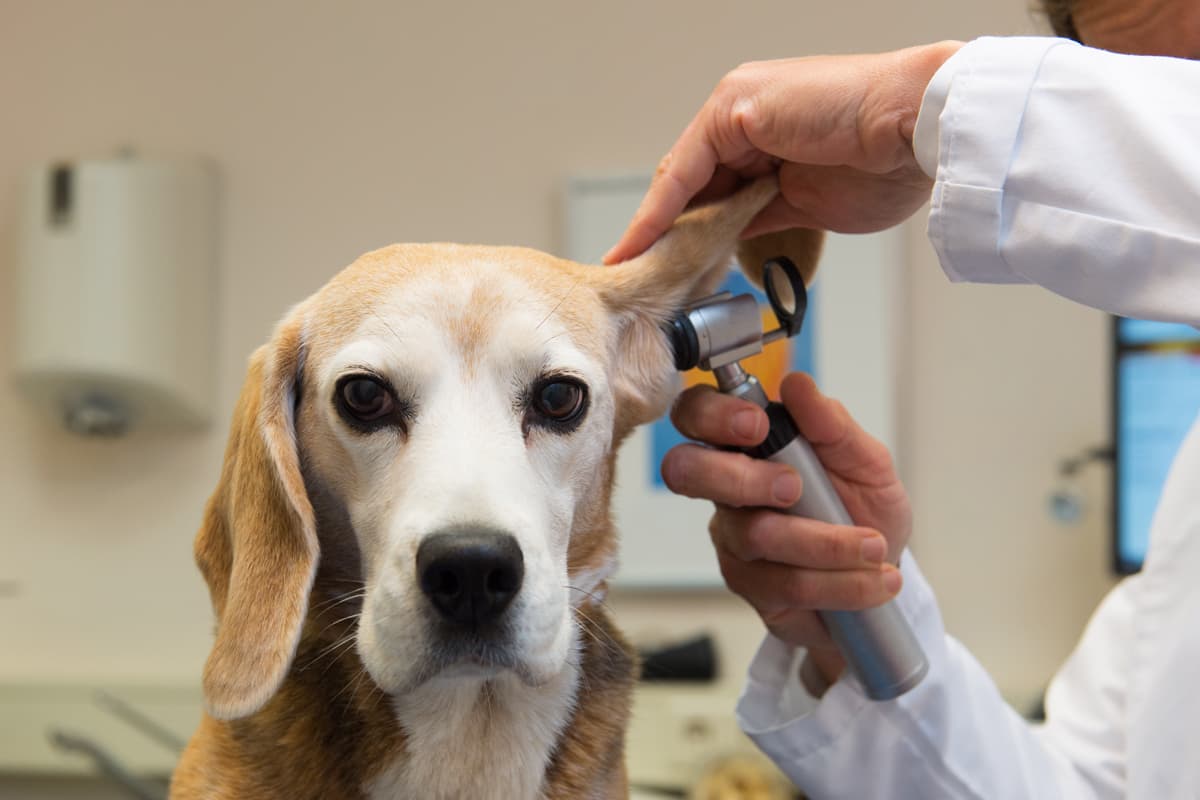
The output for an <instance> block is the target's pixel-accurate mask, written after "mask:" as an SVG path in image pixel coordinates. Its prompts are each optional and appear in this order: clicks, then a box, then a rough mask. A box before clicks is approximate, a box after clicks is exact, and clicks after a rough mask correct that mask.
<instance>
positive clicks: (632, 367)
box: [598, 178, 822, 436]
mask: <svg viewBox="0 0 1200 800" xmlns="http://www.w3.org/2000/svg"><path fill="white" fill-rule="evenodd" d="M777 192H778V184H777V183H776V181H775V179H774V178H764V179H761V180H759V181H756V182H755V183H752V184H750V185H749V186H747V187H745V188H744V189H741V190H740V191H738V192H737V193H735V194H733V195H731V196H729V197H728V198H726V199H724V200H721V201H719V202H716V203H712V204H710V205H707V206H702V207H700V208H696V209H693V210H691V211H688V212H686V213H685V214H683V215H682V216H680V217H679V219H678V220H676V222H675V224H674V226H672V228H671V230H670V231H668V232H667V233H666V234H664V235H663V237H662V238H661V239H659V240H658V242H656V243H655V244H654V246H653V247H651V248H650V249H649V250H647V251H646V252H645V253H643V254H642V255H640V256H638V257H637V258H634V259H631V260H630V261H626V262H625V263H623V264H619V265H617V266H615V267H609V268H607V269H605V270H603V271H602V273H601V281H602V282H601V284H600V285H599V286H598V290H599V291H600V293H601V296H602V297H603V298H604V300H605V302H606V303H607V305H608V307H609V309H610V310H611V311H612V312H613V313H614V314H615V316H616V317H617V319H618V326H619V330H618V337H617V342H616V345H615V347H616V354H615V358H614V360H613V363H614V364H615V365H616V371H615V378H616V382H615V386H616V393H617V397H618V409H619V414H620V415H621V417H620V418H619V419H618V426H617V427H618V436H621V435H623V434H624V433H625V432H627V431H628V430H629V429H630V428H632V427H633V426H635V425H640V424H642V423H644V422H649V421H650V420H653V419H655V418H657V417H659V416H661V415H662V413H663V412H664V411H665V410H666V408H667V405H668V404H669V403H670V401H671V399H672V397H673V396H674V394H675V391H676V388H677V386H678V380H677V376H676V372H675V369H674V359H673V358H672V356H671V353H670V351H669V348H668V344H667V339H666V336H665V335H664V333H663V331H662V327H661V326H662V323H663V322H665V321H667V320H669V319H670V318H671V317H672V316H673V315H674V314H676V313H678V312H679V311H680V309H682V308H683V307H684V306H686V305H687V304H688V303H690V302H692V301H694V300H697V299H699V298H701V297H704V296H706V295H709V294H712V293H713V292H714V291H715V290H716V288H717V286H719V285H720V283H721V281H722V280H723V279H724V277H725V274H726V272H727V271H728V269H729V267H730V266H731V264H732V262H733V256H734V252H735V251H736V252H737V254H738V260H739V261H740V262H741V264H742V267H743V269H744V270H745V272H746V274H747V276H748V277H749V278H750V280H752V281H753V282H755V283H756V284H758V285H760V286H761V285H762V265H763V262H764V261H765V260H766V259H767V258H774V257H777V256H787V257H789V258H791V259H792V260H793V261H794V262H795V264H796V266H797V267H798V268H799V269H800V271H801V273H802V274H803V275H804V277H805V281H806V282H808V281H811V280H812V276H813V273H815V272H816V267H817V258H818V256H819V255H820V251H821V241H822V233H821V232H820V231H815V230H804V229H795V230H791V231H786V232H783V233H776V234H767V235H765V236H760V237H757V238H755V239H751V240H748V241H744V242H741V243H739V241H738V235H739V234H740V233H741V231H742V230H743V229H744V228H745V227H746V225H747V224H749V222H750V220H752V219H753V218H754V216H755V215H756V214H757V213H758V212H759V211H761V210H762V209H763V208H764V207H765V206H766V205H767V204H768V203H769V202H770V201H771V200H772V199H774V197H775V195H776V193H777Z"/></svg>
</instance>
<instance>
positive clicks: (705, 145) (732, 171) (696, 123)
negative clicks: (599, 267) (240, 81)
mask: <svg viewBox="0 0 1200 800" xmlns="http://www.w3.org/2000/svg"><path fill="white" fill-rule="evenodd" d="M959 47H961V43H959V42H943V43H939V44H934V45H927V46H924V47H914V48H909V49H907V50H899V51H895V52H891V53H883V54H879V55H853V56H818V57H813V58H797V59H787V60H780V61H765V62H758V63H752V64H747V65H744V66H741V67H738V68H737V69H735V70H734V71H733V72H731V73H729V74H728V75H727V76H726V77H725V78H724V79H723V80H722V81H721V82H720V83H719V84H718V85H717V88H716V89H715V90H714V91H713V93H712V96H711V97H709V99H708V101H707V102H706V103H705V104H704V106H703V107H702V108H701V109H700V112H699V113H698V114H697V115H696V117H695V118H694V119H693V120H692V122H691V124H690V125H688V127H687V129H686V130H685V131H684V132H683V135H681V136H680V137H679V139H678V141H676V143H675V145H674V146H673V147H672V148H671V150H670V152H669V153H668V154H667V155H666V157H665V158H664V159H663V160H662V162H661V163H660V164H659V168H658V171H657V173H656V175H655V176H654V181H653V183H652V184H651V185H650V190H649V192H648V193H647V194H646V198H645V200H643V202H642V206H641V208H640V209H639V210H638V212H637V214H636V215H635V216H634V218H633V221H632V222H630V224H629V228H628V230H627V231H626V232H625V235H624V236H623V237H622V239H621V241H620V242H619V243H618V244H617V245H616V246H615V247H614V248H613V249H612V250H611V251H609V253H608V255H607V256H605V262H606V263H610V264H611V263H615V262H618V261H624V260H625V259H628V258H631V257H633V256H635V255H637V254H638V253H641V252H642V251H643V250H645V249H646V248H647V247H648V246H650V244H652V243H653V242H654V241H655V240H657V239H658V237H660V236H662V234H663V233H664V232H665V231H666V230H667V229H668V228H670V226H671V223H672V222H673V221H674V220H675V218H676V217H677V216H678V215H679V214H680V212H682V211H683V209H684V208H686V207H687V206H688V205H689V204H690V203H691V202H692V201H693V200H697V199H700V200H704V201H709V200H712V199H715V198H719V197H722V196H724V195H726V194H728V193H729V192H731V191H732V190H733V189H735V188H736V187H737V186H738V185H739V184H741V183H743V182H744V181H745V180H746V179H749V178H757V177H760V176H763V175H767V174H771V173H774V172H777V173H778V175H779V182H780V187H781V192H780V195H779V197H777V198H776V199H775V200H774V201H773V202H772V203H771V204H770V205H768V206H767V207H766V208H765V209H763V210H762V211H761V212H760V213H759V214H758V215H757V216H756V217H755V218H754V220H753V221H752V222H751V223H750V225H749V227H748V228H747V229H746V230H745V231H744V233H743V235H745V236H753V235H757V234H761V233H768V232H771V231H777V230H784V229H787V228H797V227H799V228H817V229H821V230H832V231H839V232H843V233H866V232H870V231H877V230H883V229H885V228H889V227H891V226H893V225H895V224H897V223H899V222H902V221H903V220H905V219H907V218H908V217H909V216H910V215H912V214H913V213H914V212H915V211H916V210H917V209H918V208H920V207H921V205H922V204H923V203H924V202H925V201H926V200H927V199H928V198H929V190H930V188H931V187H932V180H931V179H930V178H929V177H928V176H926V175H925V174H924V173H923V172H922V171H921V168H920V166H919V165H918V164H917V160H916V157H915V155H914V154H913V151H912V134H913V128H914V127H915V125H916V120H917V112H918V111H919V110H920V107H921V100H922V97H923V95H924V92H925V87H926V86H927V85H928V83H929V80H930V79H931V78H932V77H933V74H934V73H935V72H936V71H937V69H938V67H940V66H941V65H942V64H943V63H944V62H945V61H946V59H948V58H949V57H950V56H951V55H953V54H954V53H955V52H957V50H958V48H959Z"/></svg>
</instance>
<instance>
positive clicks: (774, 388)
mask: <svg viewBox="0 0 1200 800" xmlns="http://www.w3.org/2000/svg"><path fill="white" fill-rule="evenodd" d="M720 290H721V291H727V292H732V293H733V294H735V295H738V294H745V293H747V292H749V293H750V294H753V295H754V296H755V297H756V298H757V299H758V305H759V308H760V309H761V310H762V317H763V330H771V329H774V328H776V327H778V323H777V322H776V320H775V314H774V313H773V312H772V311H771V306H770V305H769V304H768V303H767V297H766V295H765V294H763V293H762V292H761V291H759V290H758V289H756V288H755V287H754V286H753V285H751V284H750V282H749V281H748V280H746V277H745V276H744V275H742V273H741V272H740V271H737V270H736V269H735V270H733V271H731V272H730V274H729V277H728V278H727V279H726V281H725V283H724V284H722V285H721V287H720ZM818 305H819V303H818V302H817V292H816V290H815V289H814V288H811V287H810V288H809V291H808V313H807V315H806V316H805V321H804V327H803V328H801V330H800V335H799V336H796V337H795V338H793V339H781V340H780V341H777V342H774V343H772V344H770V345H768V346H767V347H766V348H765V349H764V350H763V352H761V353H759V354H758V355H756V356H754V357H752V358H747V359H744V360H743V361H742V366H743V367H745V368H746V371H748V372H749V373H750V374H752V375H754V376H756V377H757V378H758V380H759V381H760V382H761V383H762V385H763V388H764V389H766V392H767V396H768V397H770V398H771V399H772V400H778V399H779V384H780V382H781V381H782V380H783V376H784V375H786V374H788V373H789V372H807V373H809V374H810V375H812V376H813V377H816V362H815V358H814V350H813V331H814V330H816V325H817V319H816V316H817V308H818ZM701 383H707V384H710V385H714V386H715V385H716V381H715V380H713V377H712V374H711V373H709V372H705V371H704V370H701V369H693V370H690V371H689V372H686V373H684V376H683V386H684V388H685V389H687V388H689V387H692V386H695V385H697V384H701ZM650 433H651V437H652V441H653V446H652V447H651V448H650V458H651V462H652V463H651V464H650V470H649V474H651V475H653V476H654V489H655V490H661V491H666V490H667V488H666V485H665V484H664V483H663V479H662V470H661V469H660V467H661V465H662V460H663V456H665V455H666V454H667V451H668V450H670V449H671V448H672V447H674V446H675V445H677V444H682V443H683V442H685V441H687V439H685V438H684V436H683V434H681V433H680V432H679V431H677V430H675V426H674V425H672V424H671V420H670V419H669V418H667V417H663V418H662V419H660V420H658V421H657V422H655V423H654V425H653V426H652V427H651V432H650Z"/></svg>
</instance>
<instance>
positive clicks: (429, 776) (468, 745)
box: [366, 668, 578, 800]
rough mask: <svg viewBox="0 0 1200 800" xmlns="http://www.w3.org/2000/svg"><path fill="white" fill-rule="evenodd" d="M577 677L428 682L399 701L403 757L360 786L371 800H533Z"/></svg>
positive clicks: (571, 706) (567, 674) (565, 717)
mask: <svg viewBox="0 0 1200 800" xmlns="http://www.w3.org/2000/svg"><path fill="white" fill-rule="evenodd" d="M577 683H578V678H577V674H576V671H575V670H574V669H571V668H568V669H566V670H564V671H563V673H562V675H561V676H560V677H558V678H556V679H555V680H554V681H553V682H552V683H551V684H548V685H546V686H540V687H536V688H531V687H528V686H524V685H522V684H521V683H520V682H519V681H517V680H516V679H514V678H511V677H504V678H500V679H497V680H494V681H490V682H487V683H484V682H482V681H473V680H472V681H468V680H455V681H445V682H441V683H439V684H437V685H430V684H427V685H426V686H424V687H422V688H420V689H418V690H417V691H415V692H413V693H412V694H411V695H409V696H407V697H405V698H403V699H398V700H397V702H396V713H397V717H398V719H399V722H400V725H401V727H402V728H403V729H404V733H405V753H404V754H403V755H402V756H400V757H399V758H398V759H397V760H396V762H395V763H393V764H391V765H389V766H388V767H386V768H385V769H384V770H383V771H382V772H381V773H380V774H379V775H378V776H377V777H376V778H375V779H374V780H372V781H371V782H370V783H369V784H368V786H367V787H366V788H367V797H369V798H370V800H401V798H405V799H408V798H422V800H424V799H425V798H428V800H450V798H463V797H472V798H480V800H489V798H496V800H524V798H529V799H530V800H534V799H535V798H539V797H540V796H541V784H542V779H543V775H544V774H545V771H546V766H547V764H548V762H549V760H550V756H551V754H552V753H553V751H554V748H555V745H556V743H557V742H558V739H559V736H560V735H561V734H562V731H563V729H564V728H565V726H566V724H567V722H568V720H569V719H570V718H571V714H572V712H573V710H574V705H575V692H576V687H577Z"/></svg>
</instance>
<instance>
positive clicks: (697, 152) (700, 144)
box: [604, 104, 720, 264]
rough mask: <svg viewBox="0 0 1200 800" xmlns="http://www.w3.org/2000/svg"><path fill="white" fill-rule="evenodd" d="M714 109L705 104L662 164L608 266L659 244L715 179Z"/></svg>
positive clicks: (607, 260) (607, 259) (608, 257)
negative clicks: (710, 119)
mask: <svg viewBox="0 0 1200 800" xmlns="http://www.w3.org/2000/svg"><path fill="white" fill-rule="evenodd" d="M710 108H711V106H710V105H709V104H705V106H704V107H703V108H702V109H700V113H699V114H698V115H696V118H695V119H693V120H692V122H691V124H690V125H688V127H687V128H686V129H685V130H684V132H683V135H681V136H680V137H679V140H678V141H676V142H675V144H674V146H673V147H672V148H671V150H670V151H669V152H668V153H667V154H666V155H665V156H664V157H663V159H662V161H660V162H659V164H658V169H657V170H656V171H655V173H654V178H653V179H652V180H651V181H650V188H649V189H648V190H647V191H646V196H645V197H644V198H642V203H641V205H640V206H638V210H637V212H636V213H635V214H634V215H633V220H632V221H630V223H629V227H628V228H627V229H626V231H625V233H624V235H622V236H621V239H620V241H618V242H617V243H616V244H615V245H614V246H613V248H612V249H611V250H609V251H608V252H607V253H606V254H605V255H604V263H605V264H615V263H617V262H620V261H626V260H628V259H630V258H633V257H634V256H636V255H638V254H640V253H642V252H643V251H644V250H645V249H646V248H647V247H649V246H650V245H652V244H654V242H656V241H658V238H659V237H660V236H662V235H663V234H664V233H666V232H667V230H668V229H670V227H671V224H672V223H673V222H675V218H676V217H678V216H679V214H680V212H682V211H683V210H684V209H685V208H687V205H688V202H689V201H691V199H692V197H694V196H695V195H696V193H697V192H699V191H700V190H701V189H703V188H704V187H705V186H706V185H707V184H708V182H709V180H710V179H711V178H712V177H713V173H714V171H715V170H716V168H717V164H719V163H720V159H719V158H718V156H717V151H716V148H715V147H713V145H712V142H711V140H710V139H709V137H708V127H707V126H708V122H707V120H706V119H705V115H706V114H708V113H709V110H710Z"/></svg>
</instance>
